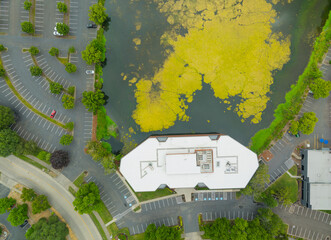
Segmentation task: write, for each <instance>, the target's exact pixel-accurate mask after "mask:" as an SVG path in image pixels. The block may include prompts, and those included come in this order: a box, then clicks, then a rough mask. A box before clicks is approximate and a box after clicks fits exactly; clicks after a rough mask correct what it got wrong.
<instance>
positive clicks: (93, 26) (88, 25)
mask: <svg viewBox="0 0 331 240" xmlns="http://www.w3.org/2000/svg"><path fill="white" fill-rule="evenodd" d="M86 27H87V28H97V25H96V24H94V23H88V24H87V25H86Z"/></svg>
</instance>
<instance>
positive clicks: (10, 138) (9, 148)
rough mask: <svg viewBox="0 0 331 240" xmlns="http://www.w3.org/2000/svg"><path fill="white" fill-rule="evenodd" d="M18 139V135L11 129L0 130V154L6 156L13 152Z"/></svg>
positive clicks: (18, 141)
mask: <svg viewBox="0 0 331 240" xmlns="http://www.w3.org/2000/svg"><path fill="white" fill-rule="evenodd" d="M20 141H21V140H20V137H19V136H18V135H17V133H16V132H14V131H13V130H11V129H9V128H7V129H3V130H0V156H2V157H7V156H9V155H10V154H12V153H14V152H15V151H16V148H17V146H18V145H19V143H20Z"/></svg>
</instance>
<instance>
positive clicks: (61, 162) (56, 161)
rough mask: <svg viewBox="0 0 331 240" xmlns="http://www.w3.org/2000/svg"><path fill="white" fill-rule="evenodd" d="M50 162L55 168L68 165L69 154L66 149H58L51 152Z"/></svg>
mask: <svg viewBox="0 0 331 240" xmlns="http://www.w3.org/2000/svg"><path fill="white" fill-rule="evenodd" d="M50 161H51V164H52V167H53V168H55V169H61V168H63V167H66V166H68V164H69V161H70V160H69V154H68V152H66V151H63V150H58V151H55V152H53V153H52V156H51V159H50Z"/></svg>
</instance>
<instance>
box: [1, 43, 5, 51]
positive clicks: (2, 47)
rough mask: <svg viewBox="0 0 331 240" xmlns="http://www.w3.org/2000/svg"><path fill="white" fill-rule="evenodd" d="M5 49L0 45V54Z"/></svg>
mask: <svg viewBox="0 0 331 240" xmlns="http://www.w3.org/2000/svg"><path fill="white" fill-rule="evenodd" d="M5 49H6V48H5V47H4V46H3V45H2V44H0V52H2V51H4V50H5Z"/></svg>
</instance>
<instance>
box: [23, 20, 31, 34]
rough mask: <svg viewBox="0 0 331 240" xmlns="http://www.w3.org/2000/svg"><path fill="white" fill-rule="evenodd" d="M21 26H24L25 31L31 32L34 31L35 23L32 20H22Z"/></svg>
mask: <svg viewBox="0 0 331 240" xmlns="http://www.w3.org/2000/svg"><path fill="white" fill-rule="evenodd" d="M21 27H22V31H23V32H26V33H29V34H32V33H34V27H33V24H32V23H30V22H22V23H21Z"/></svg>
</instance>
